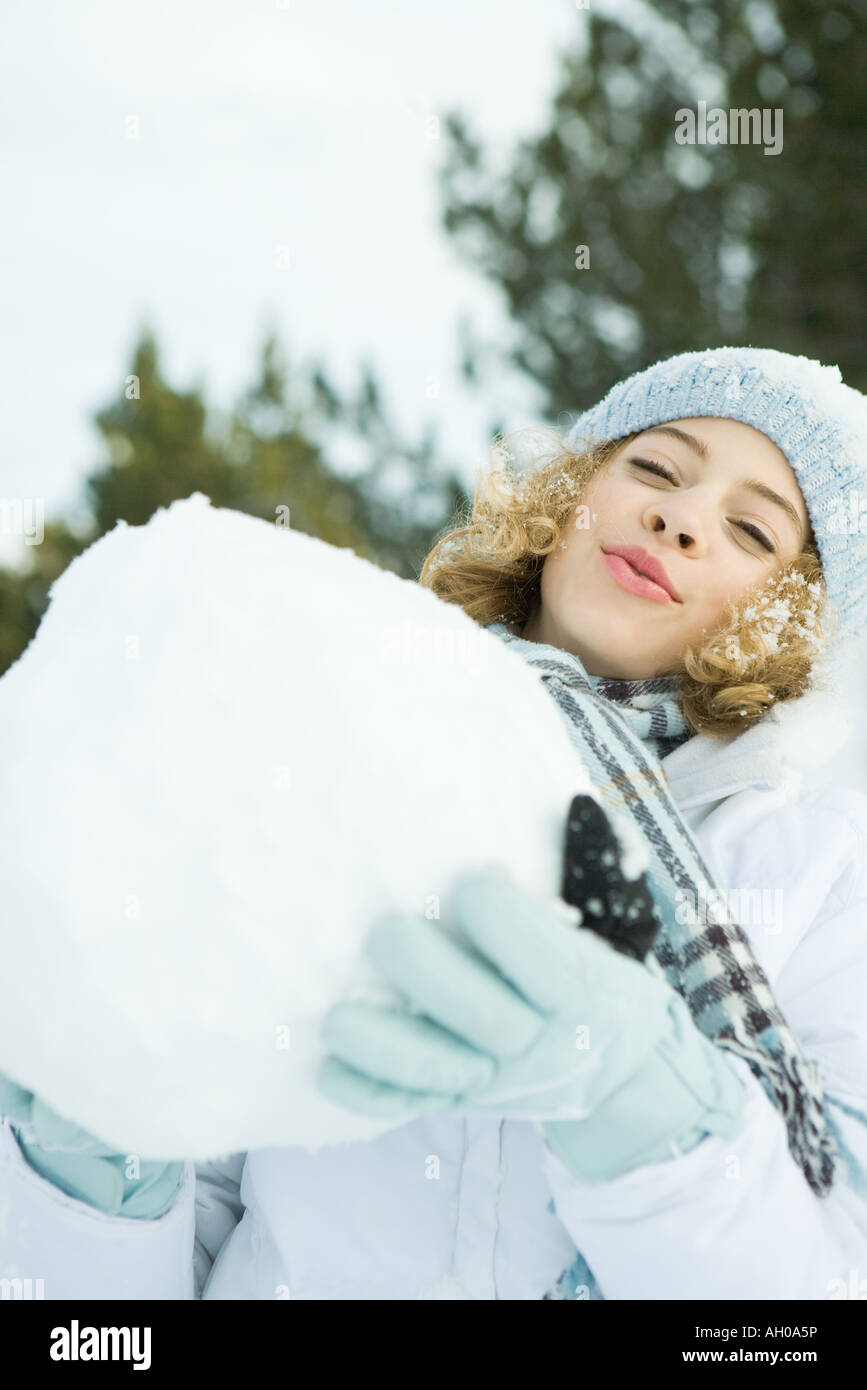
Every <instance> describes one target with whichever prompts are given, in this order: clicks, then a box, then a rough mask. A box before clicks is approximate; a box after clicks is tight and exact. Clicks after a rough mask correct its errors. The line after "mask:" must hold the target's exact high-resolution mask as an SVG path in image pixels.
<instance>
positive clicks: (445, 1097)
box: [319, 798, 744, 1182]
mask: <svg viewBox="0 0 867 1390" xmlns="http://www.w3.org/2000/svg"><path fill="white" fill-rule="evenodd" d="M582 800H586V801H587V803H588V809H589V808H592V815H591V816H590V821H591V824H590V826H589V827H588V835H587V850H586V860H585V863H584V872H583V873H582V874H581V875H580V877H579V879H578V882H579V883H580V885H581V886H580V894H581V897H580V899H576V897H575V896H574V895H573V896H572V901H573V902H576V901H577V902H578V905H579V906H583V907H585V908H586V906H587V905H588V904H592V908H593V910H594V915H593V917H592V922H593V925H594V927H595V928H597V929H598V930H602V931H603V932H604V930H605V927H606V913H607V912H608V911H609V909H610V907H611V904H612V900H613V898H614V897H616V896H618V895H619V896H622V893H620V891H619V890H625V891H626V892H627V894H628V895H629V896H630V897H631V898H632V900H633V901H635V884H634V882H627V881H626V880H625V879H624V877H623V873H622V862H621V848H620V845H619V843H618V841H617V839H616V837H615V836H614V834H613V832H612V831H611V829H610V826H609V825H608V823H607V820H605V818H604V817H603V815H602V813H601V812H600V811H599V810H598V808H597V807H596V805H595V803H594V802H592V801H591V799H590V798H586V799H582ZM600 824H601V825H602V827H603V829H602V834H603V835H604V836H606V837H607V844H606V845H605V846H604V850H605V853H604V854H602V855H601V854H600V847H601V846H600V840H599V833H600V832H599V827H600ZM594 832H595V833H594ZM573 855H574V846H573ZM602 863H605V864H606V865H607V867H605V868H604V869H603V868H602V867H601V864H602ZM642 884H643V886H644V887H645V888H646V883H644V880H643V879H642ZM573 893H574V890H573ZM639 901H641V902H642V904H643V906H642V912H641V914H640V915H639V920H638V921H637V922H636V937H637V939H641V938H642V937H643V938H644V939H648V936H649V935H650V936H652V934H653V923H652V912H653V906H652V898H651V895H650V892H649V889H648V890H647V891H646V895H643V896H640V897H639ZM600 905H601V908H602V910H601V912H600ZM453 908H454V912H455V917H456V925H457V926H458V927H459V928H460V938H459V937H457V936H455V935H451V934H448V933H446V932H445V931H443V930H442V928H441V926H440V925H439V924H438V923H437V922H435V921H433V922H432V921H429V920H428V919H426V918H424V917H422V916H419V917H403V916H399V915H398V916H386V917H383V918H382V919H380V920H379V921H378V922H376V923H375V924H374V925H373V928H372V930H371V931H370V933H369V936H368V939H367V943H366V955H367V957H368V959H369V960H370V961H371V962H372V963H373V964H374V965H375V966H376V967H377V968H378V969H379V970H380V972H381V973H382V974H383V975H384V976H385V977H386V979H387V980H388V981H389V982H390V984H391V985H393V986H394V987H395V988H396V989H397V990H399V991H400V992H401V994H403V995H404V996H405V997H406V999H407V1001H408V1006H407V1007H406V1008H400V1007H397V1008H395V1007H383V1006H380V1005H373V1004H367V1003H362V1002H346V1003H341V1004H338V1005H336V1006H335V1007H334V1008H332V1010H331V1011H330V1013H329V1014H328V1015H327V1017H326V1020H325V1023H324V1025H323V1034H322V1036H323V1039H324V1041H325V1043H326V1045H327V1046H328V1048H329V1049H330V1052H331V1054H332V1055H331V1056H330V1057H329V1058H328V1059H327V1060H326V1061H325V1063H324V1064H323V1066H322V1068H321V1071H320V1074H319V1085H320V1089H321V1090H322V1091H323V1093H324V1094H325V1095H327V1096H328V1097H329V1098H330V1099H332V1100H334V1101H335V1102H336V1103H338V1104H340V1105H343V1106H345V1107H347V1108H349V1109H351V1110H356V1111H362V1112H366V1113H369V1114H374V1115H389V1116H394V1117H395V1118H405V1119H406V1120H410V1119H412V1118H414V1117H415V1116H417V1115H420V1114H423V1113H426V1112H430V1111H438V1110H439V1111H447V1112H449V1113H452V1114H461V1115H473V1116H486V1115H490V1116H499V1117H503V1118H508V1119H522V1120H534V1121H538V1122H540V1123H541V1124H542V1127H543V1133H544V1135H545V1139H546V1142H547V1143H548V1145H549V1147H550V1148H551V1149H552V1151H553V1152H554V1153H555V1154H557V1156H558V1157H559V1158H560V1159H561V1161H563V1162H564V1163H565V1164H566V1166H567V1167H568V1168H569V1169H570V1171H571V1172H572V1173H573V1174H574V1175H575V1176H576V1177H579V1178H582V1179H584V1180H586V1181H591V1182H592V1181H603V1180H605V1179H608V1178H612V1177H615V1176H618V1175H619V1174H621V1173H623V1172H627V1171H629V1170H630V1169H631V1168H633V1167H636V1166H638V1165H640V1164H642V1163H647V1162H651V1161H656V1160H661V1159H664V1158H667V1157H669V1156H671V1155H672V1153H675V1152H678V1151H682V1150H683V1149H686V1148H689V1147H692V1146H693V1145H694V1144H695V1143H696V1142H698V1140H699V1139H701V1138H702V1137H703V1136H704V1135H705V1134H707V1133H711V1132H717V1133H723V1134H726V1135H730V1134H731V1133H733V1132H734V1131H735V1130H736V1128H737V1126H738V1123H739V1120H740V1114H741V1110H742V1107H743V1099H744V1091H743V1087H742V1085H741V1083H740V1081H739V1080H738V1078H737V1077H736V1076H735V1074H734V1073H733V1071H732V1070H731V1068H730V1067H729V1065H728V1063H727V1062H726V1060H725V1058H724V1056H723V1055H722V1053H721V1051H720V1049H719V1048H718V1047H716V1046H715V1045H714V1044H713V1043H711V1042H710V1041H709V1040H708V1039H707V1038H705V1037H704V1035H703V1034H702V1033H701V1032H700V1031H699V1030H698V1029H697V1028H696V1026H695V1024H694V1023H693V1020H692V1018H691V1016H690V1014H689V1010H688V1008H687V1006H686V1004H685V1002H684V1000H683V999H682V998H681V997H680V995H678V994H677V993H676V992H675V991H673V990H672V989H671V988H670V987H669V986H668V984H667V983H666V982H665V981H664V980H662V979H661V978H659V977H657V976H655V975H653V974H651V972H650V971H649V970H648V969H647V967H646V966H645V965H644V964H643V963H642V962H641V961H640V960H638V959H633V958H631V957H630V956H629V955H627V954H624V953H623V951H622V950H616V949H614V947H613V946H612V945H611V944H609V942H608V941H606V940H604V939H603V937H602V936H600V935H598V934H597V930H593V931H590V930H585V929H583V928H582V927H581V926H580V925H578V917H579V914H578V913H577V912H576V911H575V908H574V907H570V906H567V905H566V904H565V903H564V902H562V901H560V900H557V901H548V902H544V901H540V900H538V899H536V898H534V897H532V896H531V895H529V894H528V893H526V892H525V891H524V890H523V889H521V888H519V887H518V886H517V885H516V884H515V883H514V882H513V881H512V879H511V878H510V876H509V874H508V871H507V870H506V869H505V868H504V867H503V866H495V865H492V866H488V867H486V868H484V869H482V870H480V871H474V872H469V873H466V874H464V875H463V876H462V877H461V878H460V879H459V881H458V882H457V884H456V885H455V888H454V895H453ZM672 1145H673V1146H674V1147H672Z"/></svg>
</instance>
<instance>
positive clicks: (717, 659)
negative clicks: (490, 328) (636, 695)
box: [419, 426, 832, 737]
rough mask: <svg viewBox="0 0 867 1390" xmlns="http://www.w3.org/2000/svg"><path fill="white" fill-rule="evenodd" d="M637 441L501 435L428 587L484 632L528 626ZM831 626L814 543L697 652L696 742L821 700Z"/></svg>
mask: <svg viewBox="0 0 867 1390" xmlns="http://www.w3.org/2000/svg"><path fill="white" fill-rule="evenodd" d="M634 438H635V435H634V434H633V435H628V436H625V437H624V438H623V439H617V440H611V441H609V442H606V443H604V444H595V445H593V444H588V445H587V446H586V447H585V448H583V449H576V448H573V447H571V446H570V445H568V444H567V443H566V441H565V439H564V438H563V437H562V436H561V435H560V434H558V433H557V431H555V430H553V429H550V428H548V427H547V426H533V427H531V428H528V429H525V430H518V431H515V432H514V433H513V434H511V435H509V436H507V437H506V436H503V435H497V436H496V438H495V439H494V441H493V444H492V446H491V451H490V460H489V464H488V466H487V467H486V468H485V469H480V470H479V471H478V473H477V476H476V487H475V495H474V498H473V501H472V503H468V504H467V505H465V506H464V507H463V508H462V509H460V510H459V511H458V513H457V514H456V516H455V517H454V518H453V519H452V521H451V522H449V524H448V525H447V527H446V528H444V530H443V531H442V532H440V533H439V535H438V538H437V540H436V543H435V544H434V546H433V548H432V550H431V551H430V552H429V554H428V555H427V557H426V559H425V561H424V564H423V566H422V569H421V574H420V576H419V583H420V584H422V585H424V586H425V587H427V588H429V589H431V590H432V591H433V592H434V593H435V594H437V596H438V597H439V598H441V599H443V600H444V601H445V602H446V603H455V604H458V605H459V606H460V607H461V608H463V610H464V612H466V613H467V614H468V616H469V617H471V618H472V619H473V620H474V621H475V622H477V623H479V624H480V626H482V627H484V626H486V625H487V624H488V623H492V622H519V623H524V622H525V621H526V620H527V618H528V617H529V616H530V614H531V613H532V612H533V611H534V609H535V608H536V607H537V606H538V602H539V580H540V576H541V572H542V566H543V565H544V562H545V557H546V555H549V554H550V553H551V551H552V550H554V548H555V546H557V544H558V543H559V541H560V538H561V535H562V532H563V530H564V528H565V525H566V523H567V522H568V520H569V518H570V517H571V515H572V513H573V510H574V508H575V506H576V505H577V504H580V501H581V497H582V494H583V492H584V489H585V487H586V486H587V483H588V482H589V480H590V479H591V478H592V477H593V476H594V474H596V473H598V472H599V471H600V470H601V469H602V468H604V467H605V465H606V464H607V463H608V462H609V460H610V459H611V458H612V457H613V455H614V454H615V453H616V452H617V451H618V450H619V449H620V448H621V447H622V446H623V444H624V443H626V442H628V440H629V439H634ZM831 621H832V614H831V610H830V604H829V603H828V599H827V595H826V591H825V583H824V579H823V576H822V567H821V562H820V559H819V553H818V550H817V548H816V544H815V540H814V538H813V535H812V532H811V533H810V535H809V537H808V540H807V542H806V544H805V546H804V549H803V551H802V552H801V554H800V555H798V557H797V558H796V559H795V560H793V561H792V562H791V563H790V564H788V565H786V566H785V567H784V568H783V569H782V570H780V571H779V572H778V573H777V574H775V575H773V576H772V577H771V578H770V579H768V580H767V581H765V582H764V583H763V584H762V585H760V586H757V587H755V588H753V589H751V590H750V591H749V592H748V593H747V594H746V595H744V596H742V597H740V598H739V599H738V600H737V601H734V602H730V603H729V604H728V605H727V608H726V612H725V615H724V617H723V618H722V620H721V621H720V622H719V623H718V624H717V626H716V627H715V628H714V629H713V630H712V631H711V632H709V633H707V634H706V639H705V641H704V643H703V644H702V645H701V646H691V647H688V648H687V649H686V650H685V651H684V653H683V657H682V662H681V664H680V665H679V666H678V667H677V669H676V670H671V671H668V672H659V674H660V675H663V674H676V675H680V676H681V677H682V681H683V685H682V702H683V713H684V718H685V720H686V722H687V724H688V725H689V727H690V728H692V729H693V730H694V731H695V732H697V733H705V734H710V735H713V736H716V737H724V736H726V735H730V734H732V733H741V732H743V730H744V729H745V728H748V727H749V726H750V725H751V724H752V723H754V722H755V721H756V720H757V719H760V718H761V716H762V715H763V714H764V713H765V712H766V711H767V709H768V708H769V707H770V706H772V705H776V704H779V703H781V702H783V701H785V700H791V699H794V698H796V697H797V696H799V695H802V694H804V693H805V692H806V691H807V690H809V689H810V688H811V672H812V669H813V664H814V662H815V660H816V657H817V656H818V655H819V653H820V651H821V650H822V649H823V647H824V646H825V645H826V644H827V641H828V630H827V628H828V625H830V623H831Z"/></svg>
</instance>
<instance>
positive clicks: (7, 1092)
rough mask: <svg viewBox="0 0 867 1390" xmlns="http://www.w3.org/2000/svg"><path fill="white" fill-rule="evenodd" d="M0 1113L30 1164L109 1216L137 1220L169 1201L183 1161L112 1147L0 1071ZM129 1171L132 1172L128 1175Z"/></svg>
mask: <svg viewBox="0 0 867 1390" xmlns="http://www.w3.org/2000/svg"><path fill="white" fill-rule="evenodd" d="M0 1115H5V1116H6V1117H7V1119H8V1120H9V1121H10V1122H11V1124H12V1128H13V1130H14V1132H15V1137H16V1139H17V1140H18V1146H19V1148H20V1149H21V1152H22V1153H23V1154H24V1157H25V1158H26V1159H27V1162H28V1163H29V1164H30V1167H31V1168H33V1169H35V1171H36V1172H37V1173H39V1174H40V1176H41V1177H43V1178H46V1179H47V1180H48V1182H51V1183H54V1186H55V1187H59V1188H60V1190H61V1191H62V1192H65V1193H67V1194H68V1196H70V1197H77V1198H78V1200H79V1201H81V1202H87V1203H88V1205H89V1206H92V1207H96V1208H97V1209H98V1210H99V1211H102V1212H105V1213H106V1214H107V1215H109V1216H126V1217H136V1218H140V1219H142V1220H145V1219H152V1218H154V1217H157V1216H162V1215H163V1213H164V1212H166V1211H167V1210H168V1208H169V1207H170V1206H171V1204H172V1202H173V1200H174V1198H175V1194H176V1193H177V1191H178V1188H179V1186H180V1182H181V1177H182V1174H183V1171H184V1165H183V1163H154V1162H144V1163H143V1162H141V1161H140V1160H138V1159H137V1158H136V1155H134V1154H118V1153H115V1152H114V1151H113V1150H112V1149H111V1148H109V1147H107V1146H106V1145H105V1144H102V1143H101V1142H100V1141H99V1140H98V1139H94V1138H93V1136H92V1135H90V1134H88V1133H87V1132H86V1131H85V1130H83V1129H79V1128H78V1126H77V1125H74V1124H72V1123H71V1121H69V1120H64V1119H63V1118H62V1117H61V1116H60V1115H58V1114H57V1113H56V1112H55V1111H54V1110H51V1109H50V1108H49V1107H48V1106H47V1105H45V1104H44V1103H43V1102H42V1101H41V1100H40V1099H39V1097H38V1096H34V1094H33V1092H32V1091H25V1090H24V1089H23V1088H22V1087H21V1086H17V1085H16V1084H15V1082H14V1081H9V1080H7V1079H6V1077H4V1076H2V1075H0ZM130 1171H132V1173H133V1174H134V1176H127V1174H128V1172H130Z"/></svg>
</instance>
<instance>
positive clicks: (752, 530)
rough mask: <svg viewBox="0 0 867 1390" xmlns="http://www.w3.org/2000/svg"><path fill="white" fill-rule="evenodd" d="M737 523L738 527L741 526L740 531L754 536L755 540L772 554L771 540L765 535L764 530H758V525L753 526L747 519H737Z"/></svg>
mask: <svg viewBox="0 0 867 1390" xmlns="http://www.w3.org/2000/svg"><path fill="white" fill-rule="evenodd" d="M737 524H738V526H740V528H741V530H742V531H746V532H747V534H748V535H750V536H755V538H756V540H757V541H758V542H759V544H760V545H763V546H764V548H765V550H769V551H770V552H771V554H772V555H773V553H774V547H773V545H772V544H771V542H770V541H769V540H768V538H767V536H766V535H765V533H764V531H760V530H759V528H758V526H753V525H752V523H751V522H749V521H739V522H738V523H737Z"/></svg>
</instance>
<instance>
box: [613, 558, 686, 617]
mask: <svg viewBox="0 0 867 1390" xmlns="http://www.w3.org/2000/svg"><path fill="white" fill-rule="evenodd" d="M602 559H603V560H604V561H605V565H606V568H607V569H608V573H609V574H610V575H611V577H612V578H613V579H615V580H616V581H617V583H618V584H619V585H620V587H621V589H626V590H627V592H628V593H630V594H637V595H638V597H639V598H652V599H653V600H654V601H655V602H656V603H672V604H673V603H674V599H673V598H672V597H671V594H669V593H666V591H665V589H663V587H662V585H661V584H655V583H654V581H653V580H652V579H648V578H647V575H646V574H639V573H638V571H637V570H634V569H633V568H632V566H631V565H630V563H629V561H628V560H624V559H623V557H622V556H621V555H608V554H606V552H605V551H604V550H603V552H602Z"/></svg>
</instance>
